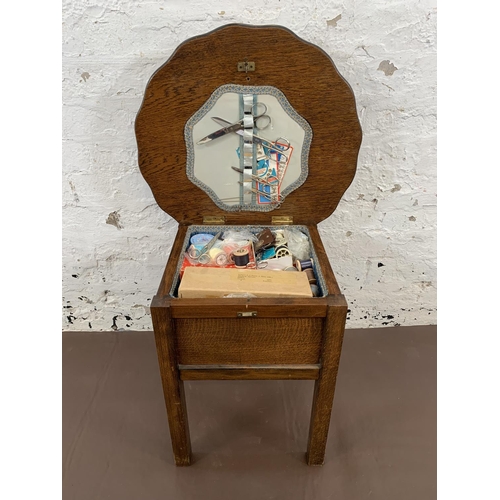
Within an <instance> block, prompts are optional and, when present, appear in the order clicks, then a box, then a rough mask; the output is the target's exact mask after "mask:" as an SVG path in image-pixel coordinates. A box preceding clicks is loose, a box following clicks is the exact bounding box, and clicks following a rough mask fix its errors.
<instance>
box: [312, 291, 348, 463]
mask: <svg viewBox="0 0 500 500" xmlns="http://www.w3.org/2000/svg"><path fill="white" fill-rule="evenodd" d="M338 297H339V300H338V302H340V303H337V304H335V305H329V306H328V311H327V316H326V319H325V326H324V329H323V346H322V352H321V369H320V372H319V378H318V380H316V382H315V386H314V396H313V403H312V412H311V423H310V427H309V442H308V445H307V464H308V465H323V463H324V461H325V449H326V440H327V438H328V429H329V427H330V417H331V413H332V406H333V396H334V394H335V382H336V380H337V372H338V368H339V361H340V352H341V349H342V341H343V338H344V328H345V322H346V315H347V303H346V302H345V299H344V297H343V296H338Z"/></svg>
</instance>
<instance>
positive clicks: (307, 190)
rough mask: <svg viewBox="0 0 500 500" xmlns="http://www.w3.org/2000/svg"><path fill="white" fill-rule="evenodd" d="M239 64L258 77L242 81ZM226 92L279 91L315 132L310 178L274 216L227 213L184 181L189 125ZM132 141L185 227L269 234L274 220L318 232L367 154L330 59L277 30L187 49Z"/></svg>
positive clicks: (218, 38)
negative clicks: (218, 222)
mask: <svg viewBox="0 0 500 500" xmlns="http://www.w3.org/2000/svg"><path fill="white" fill-rule="evenodd" d="M240 61H252V62H255V71H252V72H244V71H243V72H242V71H238V68H237V66H238V62H240ZM227 84H235V85H241V86H273V87H276V88H277V89H279V90H280V91H281V92H282V93H283V94H284V95H285V96H286V99H287V100H288V102H289V103H290V104H291V106H292V107H293V108H294V109H295V110H296V112H297V113H298V114H300V115H301V116H302V117H303V118H304V119H305V120H307V122H308V123H309V125H310V127H311V128H312V141H311V143H310V149H309V157H308V175H307V178H306V180H305V182H304V183H303V184H302V185H300V187H299V188H297V189H295V190H294V191H292V192H291V193H290V194H288V195H287V196H286V198H285V200H284V201H283V203H282V204H281V206H280V207H279V208H275V209H274V210H272V211H268V212H258V211H227V210H224V209H222V208H220V207H219V206H217V205H216V204H215V203H214V201H213V200H212V199H211V198H210V197H209V196H208V194H207V193H205V191H203V190H202V189H201V188H200V187H198V186H197V185H195V184H194V183H193V182H192V181H191V180H190V179H189V178H188V176H187V174H186V164H187V147H186V141H185V135H184V133H185V130H184V129H185V125H186V122H187V121H188V120H189V119H190V117H192V116H193V115H194V114H195V113H196V112H197V111H198V110H199V109H200V108H201V107H202V106H203V105H204V103H205V102H206V101H207V99H208V98H209V97H210V95H211V94H212V93H213V92H214V91H215V90H216V89H217V88H219V87H221V86H223V85H227ZM135 132H136V138H137V146H138V155H139V167H140V170H141V172H142V175H143V176H144V178H145V179H146V181H147V183H148V184H149V186H150V188H151V190H152V192H153V195H154V197H155V199H156V201H157V203H158V205H159V206H160V207H161V208H162V209H163V210H164V211H165V212H167V213H168V214H169V215H170V216H172V217H173V218H174V219H176V220H177V222H179V223H180V224H182V225H185V224H202V223H203V220H204V218H205V217H207V216H213V217H224V219H225V223H226V224H236V225H245V224H255V225H268V224H270V223H271V219H272V217H275V216H286V217H292V218H293V224H305V225H315V224H317V223H318V222H320V221H322V220H324V219H326V218H327V217H329V216H330V215H331V214H332V213H333V211H334V210H335V208H336V207H337V205H338V203H339V201H340V199H341V197H342V195H343V194H344V192H345V191H346V189H347V188H348V187H349V185H350V184H351V182H352V180H353V178H354V174H355V171H356V164H357V157H358V151H359V148H360V144H361V127H360V125H359V121H358V117H357V113H356V104H355V100H354V95H353V92H352V89H351V88H350V86H349V85H348V83H347V82H346V81H345V80H344V79H343V78H342V76H341V75H340V74H339V73H338V71H337V69H336V68H335V66H334V64H333V62H332V60H331V59H330V57H329V56H328V55H327V54H326V53H325V52H324V51H323V50H322V49H320V48H319V47H317V46H315V45H313V44H311V43H308V42H306V41H304V40H302V39H301V38H299V37H297V36H296V35H295V34H294V33H292V32H291V31H290V30H288V29H286V28H283V27H279V26H249V25H241V24H231V25H226V26H224V27H222V28H218V29H216V30H214V31H212V32H210V33H208V34H205V35H202V36H198V37H194V38H191V39H189V40H187V41H186V42H184V43H183V44H181V45H180V46H179V47H178V48H177V49H176V51H175V52H174V53H173V55H172V56H171V57H170V59H169V60H168V61H167V62H166V63H165V64H163V66H161V67H160V68H159V69H158V70H157V71H156V72H155V73H154V74H153V76H152V77H151V79H150V80H149V82H148V84H147V87H146V90H145V95H144V100H143V102H142V106H141V108H140V110H139V113H138V115H137V118H136V122H135Z"/></svg>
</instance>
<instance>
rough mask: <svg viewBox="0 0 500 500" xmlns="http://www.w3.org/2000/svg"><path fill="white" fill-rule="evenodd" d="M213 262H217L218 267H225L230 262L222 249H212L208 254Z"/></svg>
mask: <svg viewBox="0 0 500 500" xmlns="http://www.w3.org/2000/svg"><path fill="white" fill-rule="evenodd" d="M208 253H209V255H210V259H211V260H212V262H215V263H216V264H217V265H218V266H221V267H222V266H225V265H226V264H227V262H228V258H227V255H226V252H224V250H222V248H211V249H210V251H209V252H208Z"/></svg>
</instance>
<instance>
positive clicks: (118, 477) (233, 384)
mask: <svg viewBox="0 0 500 500" xmlns="http://www.w3.org/2000/svg"><path fill="white" fill-rule="evenodd" d="M62 361H63V499H64V500H101V499H109V500H115V499H116V500H157V499H158V500H160V499H162V500H163V499H173V500H177V499H180V500H184V499H186V500H190V499H204V500H210V499H217V500H226V499H227V500H236V499H238V500H245V499H252V500H254V499H259V500H260V499H287V500H292V499H315V500H316V499H318V500H323V499H325V500H327V499H335V500H362V499H369V500H376V499H377V500H391V499H398V500H402V499H404V500H427V499H434V498H436V327H433V326H430V327H429V326H426V327H394V328H383V329H373V330H347V331H346V336H345V341H344V349H343V354H342V359H341V363H340V370H339V375H338V380H337V392H336V396H335V402H334V407H333V414H332V420H331V426H330V435H329V439H328V445H327V450H326V461H325V465H323V466H322V467H308V466H307V465H306V464H305V458H304V452H305V449H306V445H307V433H308V425H309V416H310V405H311V401H312V389H313V384H314V382H310V381H200V382H186V383H185V388H186V398H187V405H188V413H189V424H190V429H191V440H192V446H193V456H194V463H193V465H191V466H190V467H184V468H178V467H175V465H174V463H173V457H172V448H171V444H170V437H169V432H168V423H167V419H166V412H165V407H164V402H163V394H162V389H161V383H160V377H159V372H158V365H157V360H156V351H155V345H154V339H153V334H152V333H150V332H133V333H131V332H112V333H102V332H101V333H88V332H85V333H69V332H68V333H64V334H63V357H62Z"/></svg>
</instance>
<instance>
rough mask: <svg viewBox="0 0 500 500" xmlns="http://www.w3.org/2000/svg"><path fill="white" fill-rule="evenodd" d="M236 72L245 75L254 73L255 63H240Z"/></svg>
mask: <svg viewBox="0 0 500 500" xmlns="http://www.w3.org/2000/svg"><path fill="white" fill-rule="evenodd" d="M238 71H244V72H245V73H248V72H249V71H255V63H254V62H253V61H251V62H250V61H240V62H239V63H238Z"/></svg>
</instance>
